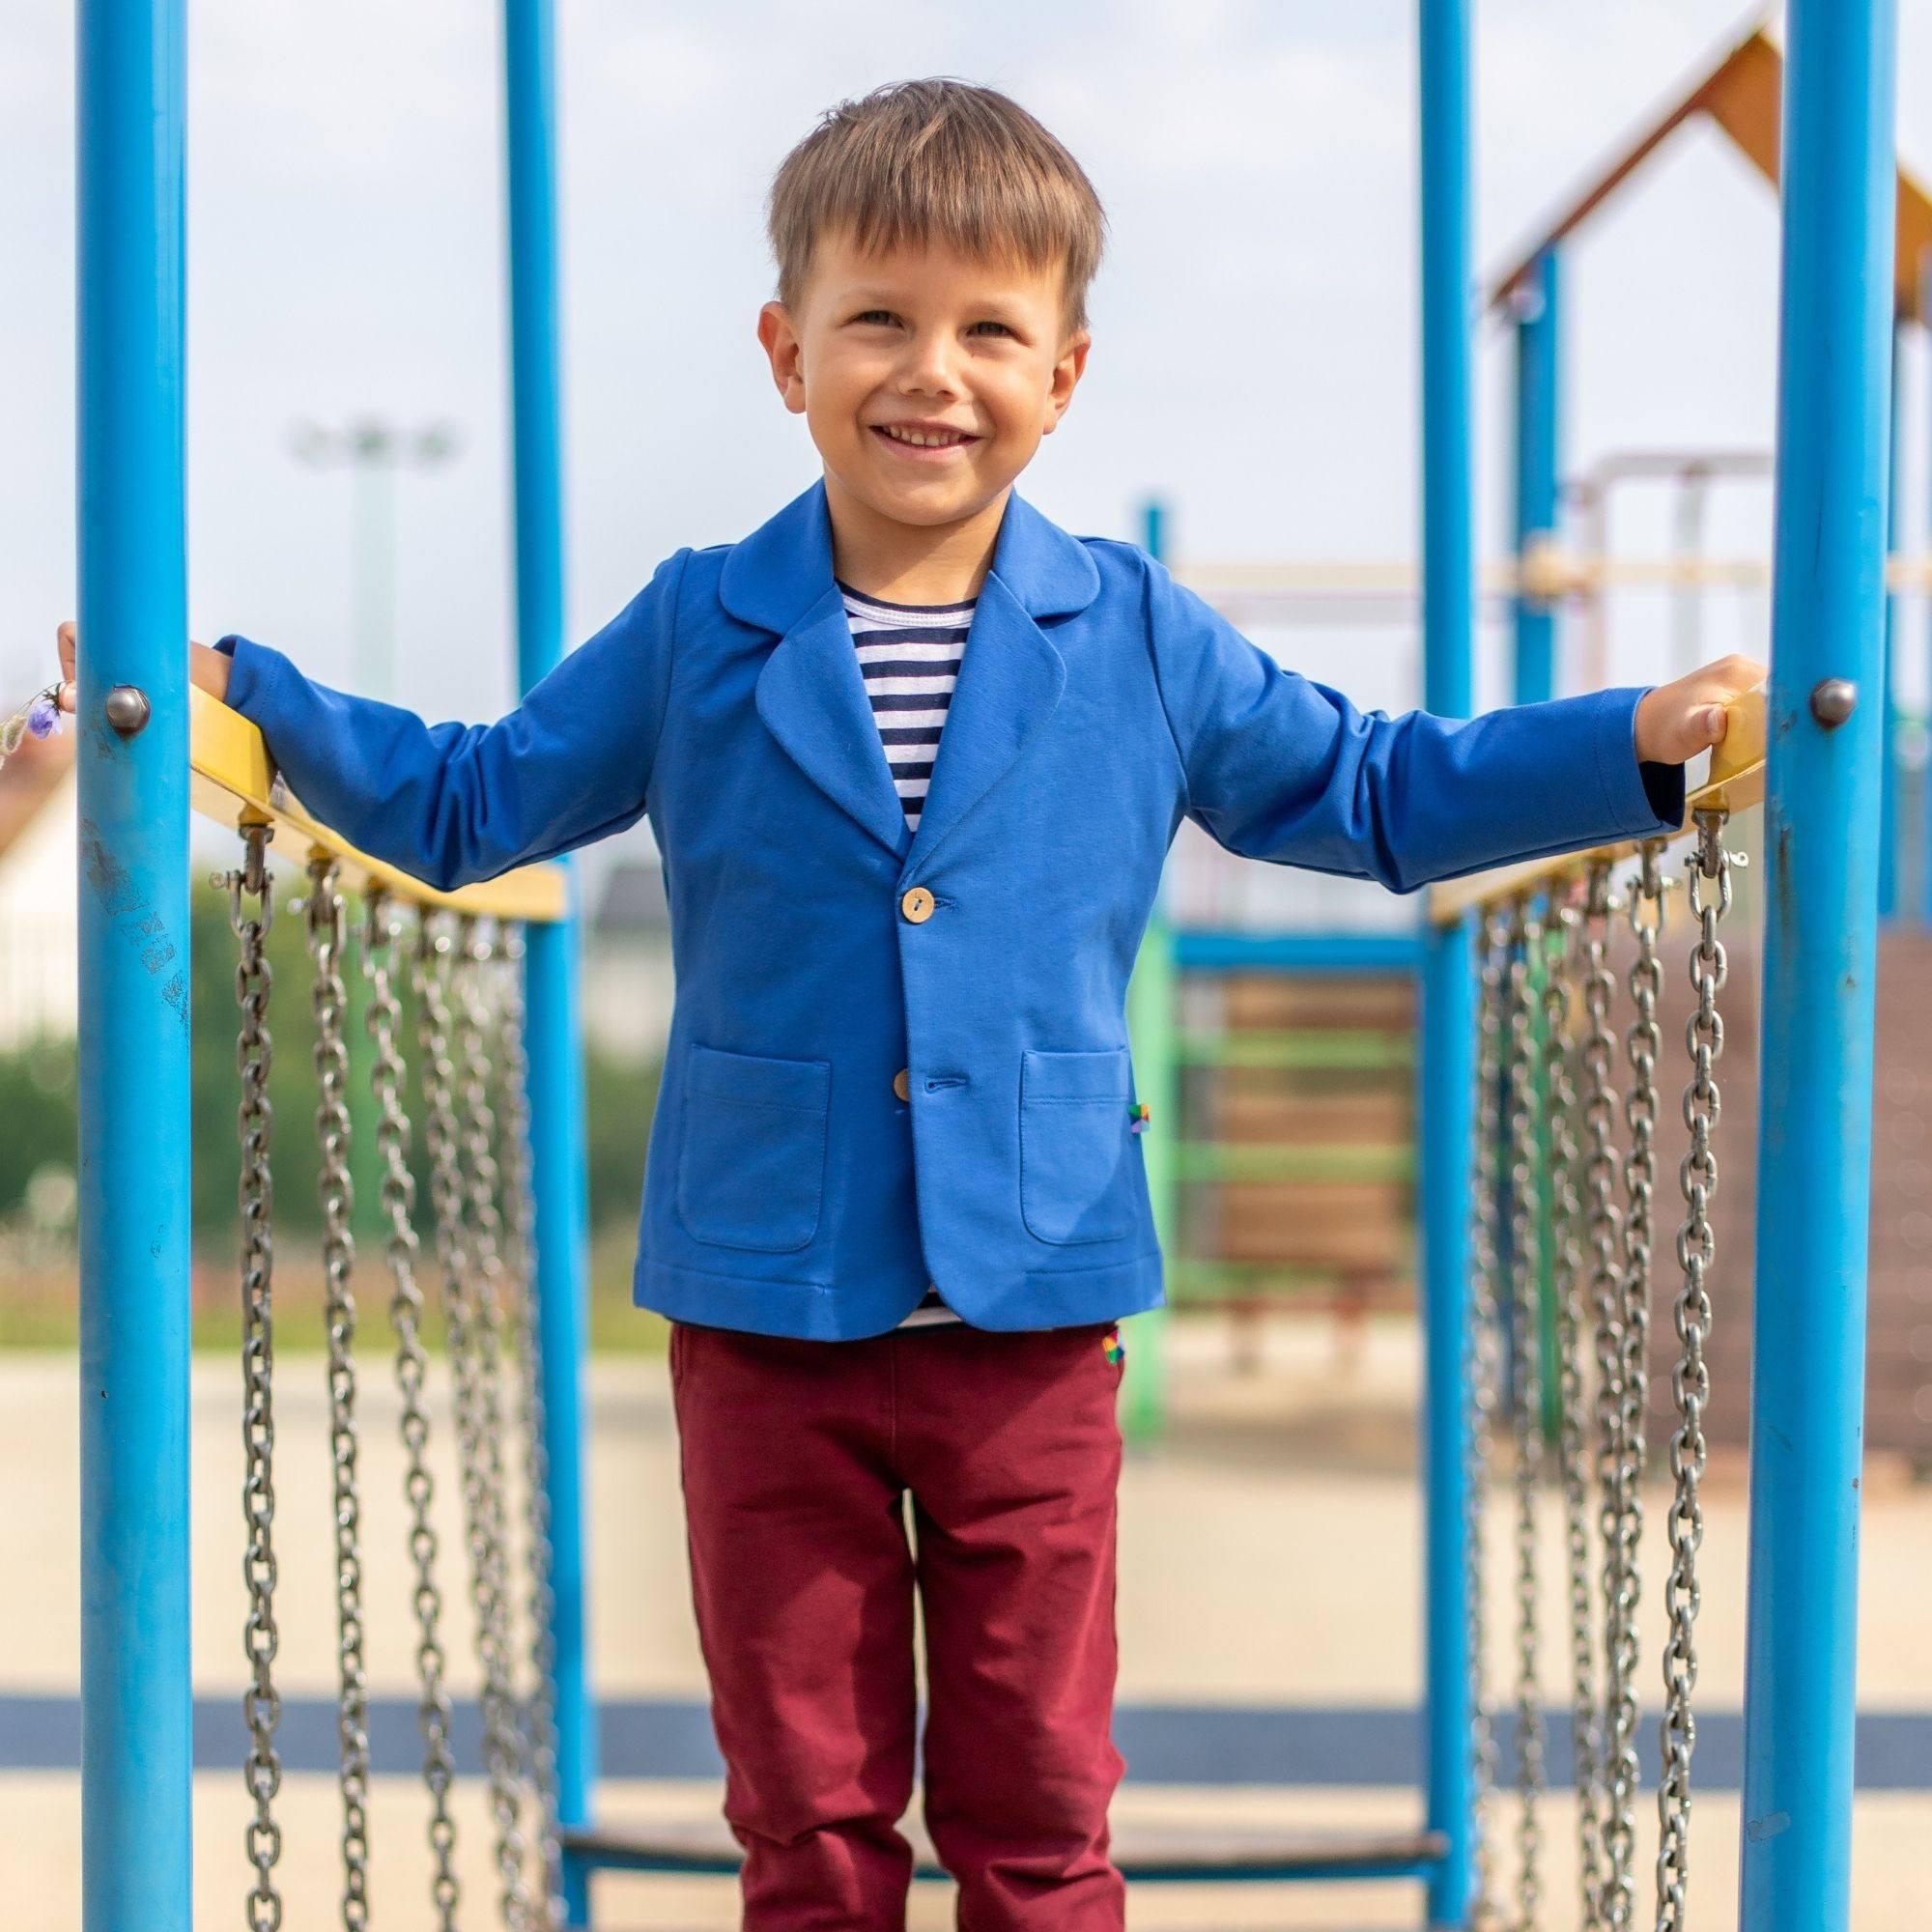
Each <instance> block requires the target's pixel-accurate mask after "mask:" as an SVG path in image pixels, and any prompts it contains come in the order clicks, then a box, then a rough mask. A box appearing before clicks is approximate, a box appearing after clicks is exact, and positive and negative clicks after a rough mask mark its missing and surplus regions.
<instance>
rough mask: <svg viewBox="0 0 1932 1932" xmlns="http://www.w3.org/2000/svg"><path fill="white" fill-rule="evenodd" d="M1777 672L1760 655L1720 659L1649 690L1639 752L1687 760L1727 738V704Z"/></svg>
mask: <svg viewBox="0 0 1932 1932" xmlns="http://www.w3.org/2000/svg"><path fill="white" fill-rule="evenodd" d="M1770 675H1771V667H1770V666H1769V665H1761V664H1759V663H1758V661H1757V660H1756V659H1755V658H1747V657H1728V658H1719V660H1718V661H1717V663H1716V664H1707V665H1705V666H1704V667H1703V668H1701V669H1700V670H1693V671H1692V672H1691V673H1690V676H1689V677H1680V678H1679V679H1678V680H1677V681H1676V683H1675V684H1660V685H1659V686H1658V687H1657V689H1656V690H1655V691H1649V692H1646V693H1645V694H1644V696H1643V699H1642V701H1641V702H1640V703H1639V704H1638V705H1637V707H1636V754H1637V758H1638V760H1639V761H1640V762H1642V763H1644V764H1647V765H1649V764H1655V765H1681V764H1684V763H1686V762H1687V761H1688V760H1689V759H1691V758H1694V757H1695V756H1696V755H1697V753H1699V752H1707V751H1709V750H1710V749H1711V747H1712V746H1713V745H1719V744H1721V743H1722V742H1723V738H1724V726H1725V725H1726V724H1727V723H1728V722H1729V721H1728V719H1726V717H1725V715H1724V707H1725V705H1727V704H1728V703H1729V702H1730V701H1731V699H1732V698H1734V697H1741V696H1743V695H1744V694H1745V693H1746V692H1747V691H1748V690H1750V688H1751V687H1752V686H1753V685H1757V684H1762V683H1763V682H1764V681H1765V679H1766V678H1768V677H1769V676H1770Z"/></svg>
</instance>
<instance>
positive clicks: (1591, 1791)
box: [1543, 902, 1603, 1932]
mask: <svg viewBox="0 0 1932 1932" xmlns="http://www.w3.org/2000/svg"><path fill="white" fill-rule="evenodd" d="M1579 923H1580V922H1579V919H1578V915H1577V909H1576V907H1574V906H1572V905H1568V904H1565V903H1561V902H1552V904H1551V906H1550V909H1549V916H1548V922H1547V924H1546V926H1545V940H1544V954H1543V964H1544V981H1543V1068H1544V1075H1543V1077H1544V1094H1545V1098H1546V1102H1547V1105H1548V1132H1547V1135H1546V1140H1547V1143H1548V1151H1549V1162H1548V1172H1549V1203H1550V1211H1549V1233H1550V1244H1551V1250H1552V1254H1551V1259H1552V1261H1553V1264H1554V1269H1553V1272H1554V1286H1555V1316H1556V1364H1557V1395H1558V1401H1557V1436H1556V1464H1557V1471H1558V1475H1559V1477H1560V1479H1561V1482H1562V1486H1563V1526H1564V1540H1565V1546H1566V1548H1567V1551H1568V1555H1569V1567H1570V1674H1571V1705H1570V1711H1571V1719H1570V1722H1571V1738H1572V1749H1573V1754H1574V1757H1575V1761H1576V1772H1575V1784H1576V1791H1577V1881H1578V1888H1579V1897H1580V1899H1581V1904H1582V1916H1581V1918H1580V1920H1579V1923H1580V1924H1581V1926H1582V1928H1583V1932H1594V1928H1595V1927H1596V1924H1597V1908H1596V1900H1597V1895H1598V1892H1599V1889H1600V1888H1601V1886H1602V1883H1603V1873H1602V1846H1603V1820H1602V1816H1601V1811H1600V1805H1601V1792H1600V1781H1599V1778H1598V1773H1597V1763H1598V1748H1599V1743H1598V1726H1597V1708H1596V1677H1597V1672H1596V1641H1595V1632H1594V1631H1593V1629H1592V1627H1591V1623H1592V1609H1593V1599H1594V1591H1593V1584H1594V1581H1595V1578H1594V1577H1593V1576H1592V1574H1591V1565H1590V1498H1589V1490H1588V1475H1587V1470H1586V1462H1585V1453H1584V1440H1583V1410H1584V1389H1583V1329H1584V1308H1583V1286H1584V1283H1583V1275H1584V1268H1583V1249H1582V1225H1583V1202H1582V1196H1581V1193H1580V1190H1579V1185H1578V1183H1579V1179H1580V1176H1581V1170H1582V1153H1581V1150H1580V1149H1579V1147H1578V1145H1577V1082H1576V1078H1575V1075H1574V1073H1573V1071H1572V1061H1571V1050H1572V1038H1571V1034H1572V1019H1573V1013H1574V1006H1573V1002H1574V999H1575V995H1576V992H1577V927H1578V924H1579Z"/></svg>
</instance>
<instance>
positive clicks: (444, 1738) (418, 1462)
mask: <svg viewBox="0 0 1932 1932" xmlns="http://www.w3.org/2000/svg"><path fill="white" fill-rule="evenodd" d="M403 932H404V926H403V923H402V921H401V918H400V917H399V915H398V913H397V911H396V908H395V906H394V905H393V904H392V902H391V901H390V899H389V897H388V896H387V895H386V894H384V892H382V891H381V890H380V889H378V890H376V891H373V892H371V893H370V895H368V898H367V900H366V902H365V904H364V907H363V921H362V942H361V954H362V973H363V977H364V979H365V980H366V981H367V983H368V987H369V1002H368V1012H367V1025H368V1030H369V1041H370V1045H371V1047H372V1049H373V1054H372V1058H371V1061H370V1068H369V1085H370V1091H371V1093H372V1094H373V1095H374V1097H375V1102H376V1142H377V1148H378V1151H379V1152H380V1155H381V1161H382V1188H381V1198H382V1207H383V1221H384V1241H383V1253H384V1261H385V1262H386V1263H387V1264H388V1270H389V1326H390V1328H391V1330H392V1331H393V1333H394V1335H395V1338H396V1388H397V1392H398V1394H399V1395H400V1396H401V1398H402V1438H403V1453H404V1458H405V1462H406V1468H407V1473H406V1475H405V1477H404V1484H403V1494H404V1499H405V1500H406V1502H407V1503H408V1505H409V1513H410V1529H409V1549H410V1564H411V1569H412V1575H413V1577H414V1582H413V1587H412V1593H411V1603H412V1608H413V1609H414V1612H415V1618H416V1659H415V1662H416V1685H417V1701H416V1723H417V1726H418V1728H419V1729H420V1730H421V1732H422V1740H423V1783H424V1785H425V1787H426V1788H427V1790H428V1793H429V1805H430V1816H429V1848H430V1860H431V1879H430V1901H431V1903H432V1904H433V1905H434V1907H435V1908H436V1923H437V1927H438V1932H456V1910H457V1906H458V1904H459V1903H460V1901H461V1898H462V1887H461V1885H460V1884H459V1882H458V1880H457V1876H456V1821H455V1818H454V1816H453V1815H452V1813H451V1810H450V1803H449V1800H450V1791H451V1788H452V1786H453V1785H454V1784H455V1782H456V1758H455V1753H454V1751H453V1750H452V1749H451V1747H450V1722H451V1709H450V1700H449V1692H448V1690H447V1688H446V1683H445V1673H446V1671H447V1668H448V1659H447V1656H446V1655H445V1653H444V1650H443V1645H442V1611H443V1604H442V1591H441V1587H440V1584H439V1583H438V1581H437V1561H438V1555H439V1540H438V1537H437V1533H436V1522H435V1510H434V1503H435V1497H436V1485H435V1482H434V1480H433V1479H432V1477H431V1475H430V1467H429V1439H430V1416H429V1404H428V1399H427V1393H426V1386H425V1385H426V1383H427V1380H428V1377H429V1353H428V1350H426V1349H425V1348H424V1346H423V1338H422V1326H423V1313H424V1307H423V1293H422V1288H421V1286H420V1284H419V1283H418V1281H417V1279H416V1264H417V1261H418V1259H419V1249H418V1243H417V1240H416V1231H415V1207H416V1183H415V1176H414V1175H413V1174H412V1172H411V1171H410V1141H411V1130H410V1117H409V1112H408V1109H407V1107H406V1105H405V1103H404V1099H403V1094H404V1087H405V1081H406V1079H407V1074H408V1068H407V1066H406V1065H405V1063H404V1058H403V1046H402V1032H403V1008H402V1000H401V998H400V996H399V995H398V993H397V989H396V972H397V966H396V946H397V942H398V941H399V940H400V939H401V938H402V937H403Z"/></svg>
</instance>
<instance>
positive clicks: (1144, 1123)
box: [1127, 1100, 1153, 1134]
mask: <svg viewBox="0 0 1932 1932" xmlns="http://www.w3.org/2000/svg"><path fill="white" fill-rule="evenodd" d="M1152 1119H1153V1109H1152V1108H1151V1107H1150V1106H1149V1105H1148V1103H1147V1102H1146V1101H1145V1100H1143V1101H1142V1102H1141V1103H1140V1105H1139V1106H1138V1107H1129V1108H1128V1109H1127V1131H1128V1132H1129V1133H1130V1134H1144V1133H1146V1132H1147V1130H1148V1124H1149V1122H1151V1121H1152Z"/></svg>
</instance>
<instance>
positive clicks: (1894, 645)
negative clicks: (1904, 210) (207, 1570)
mask: <svg viewBox="0 0 1932 1932" xmlns="http://www.w3.org/2000/svg"><path fill="white" fill-rule="evenodd" d="M1904 345H1905V325H1904V323H1903V322H1902V321H1895V322H1894V323H1893V324H1892V330H1891V403H1890V406H1889V410H1888V412H1887V418H1886V419H1887V422H1888V423H1889V436H1888V439H1887V442H1886V451H1887V454H1886V476H1887V482H1888V488H1887V491H1886V504H1887V508H1886V523H1885V530H1886V540H1885V547H1886V552H1887V554H1888V556H1896V555H1897V554H1898V553H1899V552H1900V551H1901V550H1903V549H1904V548H1905V493H1904V491H1902V490H1901V489H1899V487H1898V484H1897V480H1896V479H1897V476H1898V459H1899V453H1900V451H1901V449H1902V448H1903V446H1904V445H1903V443H1902V441H1901V440H1900V438H1901V432H1902V430H1903V424H1902V423H1901V421H1900V417H1899V402H1900V396H1901V390H1900V387H1899V381H1898V377H1899V371H1900V369H1901V368H1902V367H1903V366H1904V359H1905V358H1904V355H1903V350H1904ZM1899 604H1900V600H1899V597H1898V595H1897V593H1896V592H1893V591H1888V593H1887V595H1886V600H1885V672H1884V676H1883V678H1882V679H1881V682H1880V697H1881V699H1882V701H1883V703H1884V705H1885V713H1884V744H1883V749H1882V750H1881V752H1880V754H1879V820H1878V916H1879V918H1880V919H1882V920H1889V919H1892V918H1894V917H1896V915H1897V912H1898V780H1899V768H1898V645H1899V641H1900V639H1899V628H1898V617H1899Z"/></svg>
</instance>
